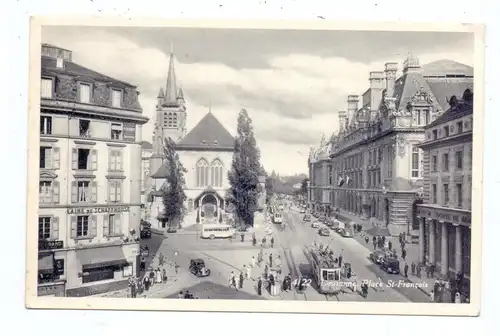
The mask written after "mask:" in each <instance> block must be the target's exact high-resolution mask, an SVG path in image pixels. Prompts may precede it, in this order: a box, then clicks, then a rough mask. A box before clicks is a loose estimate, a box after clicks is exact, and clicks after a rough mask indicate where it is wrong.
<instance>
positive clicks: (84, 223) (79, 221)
mask: <svg viewBox="0 0 500 336" xmlns="http://www.w3.org/2000/svg"><path fill="white" fill-rule="evenodd" d="M88 235H89V216H77V217H76V237H77V238H78V237H87V236H88Z"/></svg>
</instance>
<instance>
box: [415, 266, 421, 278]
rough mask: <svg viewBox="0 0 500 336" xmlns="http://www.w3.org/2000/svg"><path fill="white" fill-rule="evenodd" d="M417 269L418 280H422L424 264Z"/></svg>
mask: <svg viewBox="0 0 500 336" xmlns="http://www.w3.org/2000/svg"><path fill="white" fill-rule="evenodd" d="M416 268H417V278H420V277H421V275H422V264H418V265H417V266H416Z"/></svg>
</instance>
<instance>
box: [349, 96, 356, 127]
mask: <svg viewBox="0 0 500 336" xmlns="http://www.w3.org/2000/svg"><path fill="white" fill-rule="evenodd" d="M358 102H359V96H357V95H349V96H347V119H348V122H349V124H352V123H353V122H354V118H355V117H356V112H357V111H358Z"/></svg>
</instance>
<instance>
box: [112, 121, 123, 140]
mask: <svg viewBox="0 0 500 336" xmlns="http://www.w3.org/2000/svg"><path fill="white" fill-rule="evenodd" d="M122 135H123V125H122V124H114V123H112V124H111V140H122Z"/></svg>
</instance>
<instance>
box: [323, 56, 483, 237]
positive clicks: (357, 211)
mask: <svg viewBox="0 0 500 336" xmlns="http://www.w3.org/2000/svg"><path fill="white" fill-rule="evenodd" d="M397 73H398V64H397V63H386V65H385V70H384V71H373V72H371V73H370V77H369V83H370V86H369V88H368V89H367V90H366V91H365V92H364V93H363V94H362V96H361V97H359V96H357V95H349V96H348V99H347V111H346V112H345V111H341V112H339V124H340V129H339V132H338V133H337V134H335V135H334V136H333V137H332V140H331V142H332V148H331V152H330V158H331V159H332V166H333V175H334V177H335V180H336V182H335V183H334V185H333V187H332V192H333V195H332V204H333V206H334V207H335V208H340V209H342V210H344V211H346V212H348V213H350V214H351V215H353V216H354V217H358V218H360V219H363V220H370V222H372V223H374V224H376V225H377V226H380V227H384V228H387V229H388V231H389V233H390V234H391V235H398V234H400V233H407V234H413V233H414V232H415V230H417V228H418V221H417V220H416V205H417V204H418V203H421V202H422V188H423V151H422V149H421V148H420V147H419V143H420V142H421V141H423V140H424V138H425V134H424V133H425V131H424V127H425V126H426V125H428V124H429V123H431V122H433V121H434V120H436V118H437V117H438V116H440V115H441V114H442V113H443V111H444V110H446V108H447V98H449V97H451V94H450V93H451V92H456V91H457V90H464V89H465V88H468V87H471V86H472V83H473V77H472V73H473V71H472V68H471V67H469V66H466V65H463V64H459V63H456V62H453V61H448V60H443V61H437V62H434V63H430V64H427V65H425V66H423V67H422V66H421V65H420V63H419V60H418V59H417V58H414V57H411V56H410V57H408V58H407V59H406V61H405V62H404V64H403V71H402V74H401V76H399V77H398V76H397ZM453 90H454V91H453ZM360 102H361V104H359V103H360ZM360 105H361V106H360Z"/></svg>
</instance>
